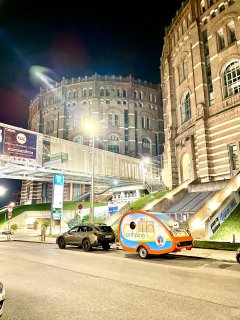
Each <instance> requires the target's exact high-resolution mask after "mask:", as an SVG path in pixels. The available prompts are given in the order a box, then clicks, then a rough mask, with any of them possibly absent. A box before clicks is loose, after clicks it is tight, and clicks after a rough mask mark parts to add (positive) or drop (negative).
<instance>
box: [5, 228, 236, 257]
mask: <svg viewBox="0 0 240 320" xmlns="http://www.w3.org/2000/svg"><path fill="white" fill-rule="evenodd" d="M58 233H59V230H53V234H55V235H57V234H58ZM1 241H30V242H37V243H46V244H56V237H48V236H46V239H45V241H41V230H40V229H39V230H33V229H18V230H17V231H15V234H12V235H11V236H10V239H8V236H7V235H4V234H1V233H0V242H1ZM113 248H116V246H115V245H114V246H113ZM117 248H118V249H122V248H121V246H120V245H117ZM171 254H176V255H178V256H189V257H197V258H205V259H214V260H219V261H227V262H236V256H235V255H236V251H228V250H215V249H201V248H192V249H191V250H183V251H181V252H178V253H171Z"/></svg>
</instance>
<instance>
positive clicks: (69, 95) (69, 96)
mask: <svg viewBox="0 0 240 320" xmlns="http://www.w3.org/2000/svg"><path fill="white" fill-rule="evenodd" d="M67 98H68V99H71V98H72V93H71V91H68V95H67Z"/></svg>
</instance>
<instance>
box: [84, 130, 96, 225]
mask: <svg viewBox="0 0 240 320" xmlns="http://www.w3.org/2000/svg"><path fill="white" fill-rule="evenodd" d="M86 128H87V130H88V131H89V132H91V135H92V159H91V160H92V161H91V173H92V176H91V194H90V211H89V220H90V223H93V222H94V151H95V148H94V139H95V137H94V133H95V132H94V126H93V125H92V124H87V125H86Z"/></svg>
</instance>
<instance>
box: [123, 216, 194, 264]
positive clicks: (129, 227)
mask: <svg viewBox="0 0 240 320" xmlns="http://www.w3.org/2000/svg"><path fill="white" fill-rule="evenodd" d="M118 236H119V241H120V244H121V246H122V248H123V249H124V250H125V251H129V252H137V253H138V255H139V257H140V258H142V259H146V258H148V256H149V255H150V254H153V255H161V254H166V253H169V252H179V251H181V250H182V249H186V250H191V249H192V246H193V237H192V236H191V234H190V231H189V230H188V229H185V228H181V227H179V223H178V222H177V221H175V220H174V219H172V218H171V217H169V216H168V215H167V214H163V213H157V212H146V211H129V212H127V213H125V214H124V215H123V216H122V218H121V219H120V223H119V229H118Z"/></svg>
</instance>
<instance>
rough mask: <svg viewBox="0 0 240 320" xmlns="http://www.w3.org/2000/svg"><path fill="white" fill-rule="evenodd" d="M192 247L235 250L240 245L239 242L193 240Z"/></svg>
mask: <svg viewBox="0 0 240 320" xmlns="http://www.w3.org/2000/svg"><path fill="white" fill-rule="evenodd" d="M193 247H194V248H202V249H217V250H231V251H235V250H237V248H239V247H240V243H232V242H227V241H225V242H222V241H203V240H194V245H193Z"/></svg>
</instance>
